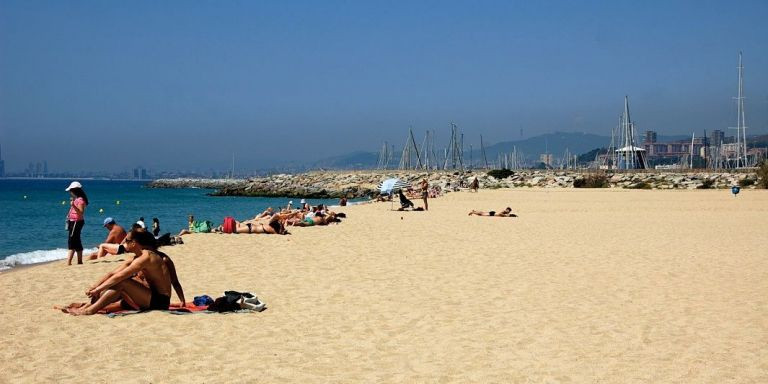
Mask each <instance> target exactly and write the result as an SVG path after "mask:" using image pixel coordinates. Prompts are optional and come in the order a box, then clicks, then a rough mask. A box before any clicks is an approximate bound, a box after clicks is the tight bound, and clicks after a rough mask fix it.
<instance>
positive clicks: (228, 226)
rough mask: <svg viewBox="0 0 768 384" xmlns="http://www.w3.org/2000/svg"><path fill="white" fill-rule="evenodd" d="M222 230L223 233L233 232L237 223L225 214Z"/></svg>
mask: <svg viewBox="0 0 768 384" xmlns="http://www.w3.org/2000/svg"><path fill="white" fill-rule="evenodd" d="M223 230H224V233H235V231H236V230H237V224H236V223H235V218H234V217H232V216H227V217H225V218H224V225H223Z"/></svg>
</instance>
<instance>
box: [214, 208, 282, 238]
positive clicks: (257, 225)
mask: <svg viewBox="0 0 768 384" xmlns="http://www.w3.org/2000/svg"><path fill="white" fill-rule="evenodd" d="M289 215H290V214H282V213H278V214H275V215H273V216H272V217H270V218H269V219H259V220H246V221H235V233H246V234H264V235H290V233H289V232H288V231H286V230H285V220H286V217H287V216H289ZM222 231H223V228H222V227H219V228H216V230H215V231H214V232H222Z"/></svg>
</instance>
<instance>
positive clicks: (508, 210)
mask: <svg viewBox="0 0 768 384" xmlns="http://www.w3.org/2000/svg"><path fill="white" fill-rule="evenodd" d="M472 215H475V216H497V217H517V215H515V214H514V213H512V208H510V207H507V208H505V209H504V210H503V211H501V212H496V211H488V212H483V211H475V210H474V209H473V210H471V211H469V216H472Z"/></svg>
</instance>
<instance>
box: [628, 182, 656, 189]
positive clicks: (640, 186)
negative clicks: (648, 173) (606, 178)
mask: <svg viewBox="0 0 768 384" xmlns="http://www.w3.org/2000/svg"><path fill="white" fill-rule="evenodd" d="M627 189H653V186H652V185H651V184H650V183H648V182H645V181H641V182H639V183H637V184H632V185H630V186H628V187H627Z"/></svg>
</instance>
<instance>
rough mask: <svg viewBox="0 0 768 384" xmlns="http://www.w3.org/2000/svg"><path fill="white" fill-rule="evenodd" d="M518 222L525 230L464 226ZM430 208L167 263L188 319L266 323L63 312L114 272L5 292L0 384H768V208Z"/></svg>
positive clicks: (690, 203) (679, 198) (0, 315)
mask: <svg viewBox="0 0 768 384" xmlns="http://www.w3.org/2000/svg"><path fill="white" fill-rule="evenodd" d="M414 202H416V201H414ZM417 204H419V203H417ZM506 206H511V207H512V208H513V212H515V213H517V214H518V215H519V217H518V218H497V217H493V218H490V217H474V216H473V217H469V216H467V212H468V211H469V210H470V209H479V210H496V211H500V210H502V209H503V208H504V207H506ZM429 207H430V210H429V211H428V212H394V211H390V204H389V203H375V204H364V205H358V206H350V207H344V208H341V209H340V210H339V211H342V212H345V213H346V214H347V215H348V216H349V218H348V219H347V220H345V221H344V222H343V223H342V224H340V225H332V226H329V227H311V228H295V229H292V232H293V234H292V235H290V236H264V235H219V234H195V235H188V236H185V237H184V240H185V244H183V245H179V246H172V247H167V248H165V249H164V250H165V251H166V252H167V253H168V254H169V255H170V256H171V257H172V258H173V260H174V261H175V263H176V267H177V270H178V273H179V278H180V280H181V283H182V285H183V286H184V291H185V293H186V296H187V298H188V299H189V300H191V298H192V297H193V296H197V295H201V294H208V295H210V296H213V297H217V296H221V295H222V294H223V292H224V291H225V290H230V289H234V290H240V291H249V292H252V293H253V294H256V295H257V296H259V298H261V299H262V300H263V301H264V302H266V304H267V306H268V309H267V310H266V311H264V312H261V313H247V314H193V315H185V316H176V315H171V314H168V313H163V312H157V311H155V312H149V313H141V314H136V315H129V316H124V317H116V318H109V317H107V316H104V315H95V316H90V317H74V316H69V315H66V314H63V313H61V312H58V311H55V310H53V309H52V307H53V306H54V305H62V304H67V303H70V302H77V301H85V295H84V291H85V289H86V287H87V286H88V285H89V284H91V283H93V282H94V281H95V280H96V279H98V278H99V277H100V276H101V275H103V274H104V273H106V272H107V271H109V270H111V269H112V268H114V267H115V266H116V265H117V260H119V259H120V257H119V256H111V257H108V258H106V259H105V260H103V261H99V262H87V263H86V265H83V266H75V267H69V268H68V267H66V266H65V265H64V262H57V263H51V264H46V265H41V266H36V267H33V268H24V269H20V270H16V271H11V272H4V273H0V292H2V306H0V324H1V325H2V327H3V329H4V332H2V335H0V340H1V341H2V345H3V348H2V352H0V382H129V383H131V382H137V383H149V382H152V383H167V382H207V383H210V382H226V383H240V382H242V383H251V382H265V383H297V382H430V383H434V382H440V383H444V382H458V383H469V382H472V383H480V382H483V383H485V382H502V383H526V382H546V383H592V382H603V383H728V382H733V383H765V382H768V347H766V346H767V345H768V254H766V251H765V244H766V228H768V191H765V190H748V191H743V192H742V193H741V194H740V195H738V197H734V196H732V195H731V194H730V192H729V191H726V190H695V191H656V190H654V191H644V190H581V189H576V190H574V189H552V190H545V189H499V190H481V191H480V192H479V193H469V192H458V193H450V194H448V195H446V196H444V197H441V198H438V199H433V200H430V204H429ZM254 213H256V212H254ZM173 301H176V298H175V296H174V298H173Z"/></svg>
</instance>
